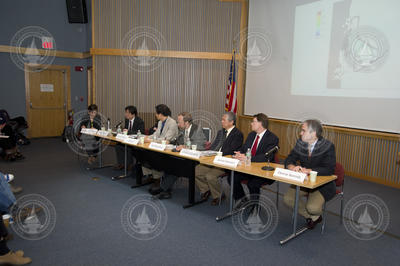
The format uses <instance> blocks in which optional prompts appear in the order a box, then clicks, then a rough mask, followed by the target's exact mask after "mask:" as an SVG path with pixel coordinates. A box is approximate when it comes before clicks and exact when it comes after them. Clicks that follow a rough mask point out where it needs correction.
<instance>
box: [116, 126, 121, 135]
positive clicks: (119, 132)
mask: <svg viewBox="0 0 400 266" xmlns="http://www.w3.org/2000/svg"><path fill="white" fill-rule="evenodd" d="M117 133H118V134H121V133H122V129H121V125H119V126H118V128H117Z"/></svg>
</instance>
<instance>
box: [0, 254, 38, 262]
mask: <svg viewBox="0 0 400 266" xmlns="http://www.w3.org/2000/svg"><path fill="white" fill-rule="evenodd" d="M31 262H32V260H31V258H28V257H21V256H18V255H17V253H15V252H12V251H10V252H8V253H7V254H5V255H3V256H0V263H2V264H3V263H8V264H11V265H25V264H28V263H31Z"/></svg>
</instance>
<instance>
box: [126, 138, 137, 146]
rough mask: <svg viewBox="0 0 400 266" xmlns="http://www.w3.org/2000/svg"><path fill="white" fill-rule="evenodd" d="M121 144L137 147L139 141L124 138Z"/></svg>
mask: <svg viewBox="0 0 400 266" xmlns="http://www.w3.org/2000/svg"><path fill="white" fill-rule="evenodd" d="M123 142H124V143H126V144H133V145H138V143H139V140H138V139H133V138H126V139H125V140H124V141H123Z"/></svg>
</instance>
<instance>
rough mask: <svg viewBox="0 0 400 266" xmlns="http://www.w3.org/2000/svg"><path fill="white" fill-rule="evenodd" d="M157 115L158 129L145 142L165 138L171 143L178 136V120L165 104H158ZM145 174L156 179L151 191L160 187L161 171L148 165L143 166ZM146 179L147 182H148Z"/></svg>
mask: <svg viewBox="0 0 400 266" xmlns="http://www.w3.org/2000/svg"><path fill="white" fill-rule="evenodd" d="M155 116H156V118H157V120H158V125H157V130H156V131H155V132H154V133H153V134H152V135H150V136H147V137H146V138H145V142H151V141H152V140H155V139H156V140H165V141H166V142H167V143H170V142H171V141H172V140H174V139H176V137H177V136H178V125H177V124H176V121H175V120H174V119H173V118H172V117H171V110H170V109H169V107H168V106H166V105H165V104H159V105H157V106H156V113H155ZM142 170H143V174H144V175H146V176H148V177H149V178H153V179H155V182H154V183H153V185H152V187H151V188H150V190H149V192H150V193H151V191H153V190H159V188H160V178H161V176H162V172H161V171H156V170H154V169H149V168H147V167H142ZM151 176H152V177H151ZM147 181H148V180H147ZM147 181H145V182H147Z"/></svg>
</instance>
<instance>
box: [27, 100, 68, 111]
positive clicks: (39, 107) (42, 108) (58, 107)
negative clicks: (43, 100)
mask: <svg viewBox="0 0 400 266" xmlns="http://www.w3.org/2000/svg"><path fill="white" fill-rule="evenodd" d="M29 106H30V107H31V109H38V110H39V109H40V110H57V109H64V108H65V103H64V106H49V107H45V106H35V107H33V104H32V102H29Z"/></svg>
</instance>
